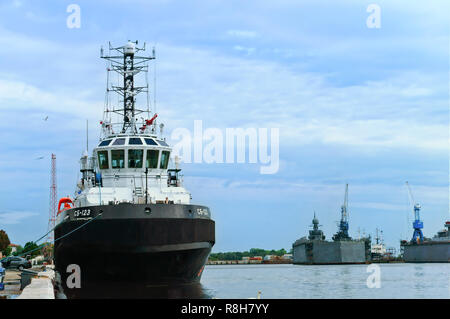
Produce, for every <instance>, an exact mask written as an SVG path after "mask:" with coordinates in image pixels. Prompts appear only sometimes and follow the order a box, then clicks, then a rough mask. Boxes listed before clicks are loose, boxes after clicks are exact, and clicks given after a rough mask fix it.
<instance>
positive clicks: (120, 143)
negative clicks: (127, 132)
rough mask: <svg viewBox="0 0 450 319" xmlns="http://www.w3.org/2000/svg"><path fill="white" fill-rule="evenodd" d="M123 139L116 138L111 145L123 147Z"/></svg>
mask: <svg viewBox="0 0 450 319" xmlns="http://www.w3.org/2000/svg"><path fill="white" fill-rule="evenodd" d="M124 144H125V139H124V138H118V139H116V140H115V141H114V143H113V145H124Z"/></svg>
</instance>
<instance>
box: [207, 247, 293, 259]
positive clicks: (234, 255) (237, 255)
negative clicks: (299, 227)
mask: <svg viewBox="0 0 450 319" xmlns="http://www.w3.org/2000/svg"><path fill="white" fill-rule="evenodd" d="M289 253H292V249H291V251H290V252H289ZM284 254H287V251H286V250H285V249H284V248H281V249H278V250H275V249H272V250H265V249H261V248H251V249H250V250H249V251H231V252H224V253H212V254H210V255H209V260H241V259H242V257H256V256H261V257H263V258H264V256H266V255H275V256H283V255H284Z"/></svg>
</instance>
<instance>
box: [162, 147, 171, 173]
mask: <svg viewBox="0 0 450 319" xmlns="http://www.w3.org/2000/svg"><path fill="white" fill-rule="evenodd" d="M169 155H170V152H169V151H162V153H161V165H160V166H159V168H161V169H166V168H167V165H168V164H169Z"/></svg>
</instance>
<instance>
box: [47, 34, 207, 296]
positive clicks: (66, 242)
mask: <svg viewBox="0 0 450 319" xmlns="http://www.w3.org/2000/svg"><path fill="white" fill-rule="evenodd" d="M137 45H138V42H137V41H135V42H128V43H127V44H126V45H124V46H121V47H117V48H113V47H111V45H109V50H110V55H104V54H103V49H102V50H101V57H102V58H103V59H106V60H107V61H109V66H108V84H107V94H106V102H105V111H104V118H103V121H101V122H100V125H101V129H102V134H101V138H100V141H99V144H98V145H97V146H96V147H95V148H94V149H93V154H92V157H89V155H88V152H87V151H86V152H85V153H84V154H83V156H82V157H81V160H80V163H81V169H80V171H81V174H82V176H81V179H80V180H79V181H78V183H77V189H76V192H75V196H74V198H68V197H67V198H62V199H61V200H60V203H59V211H58V215H57V220H56V228H55V238H58V239H60V240H58V241H56V242H55V246H54V260H55V267H56V270H57V272H58V273H59V274H60V275H61V279H62V280H61V283H62V284H63V289H64V293H65V294H66V295H67V296H68V297H69V298H70V297H71V296H77V295H78V289H77V288H71V287H67V286H66V280H67V278H68V276H69V275H70V274H71V273H70V271H69V270H68V269H69V268H68V266H69V265H77V266H78V267H79V269H80V270H81V274H80V277H81V289H85V288H87V287H96V288H99V287H102V285H103V284H106V283H107V284H108V287H110V286H111V284H114V283H136V284H137V285H139V286H142V287H144V286H152V285H172V284H189V283H197V282H199V281H200V278H201V275H202V271H203V268H204V265H205V263H206V261H207V258H208V256H209V253H210V251H211V248H212V246H213V245H214V242H215V223H214V221H213V220H212V219H211V212H210V209H209V208H208V207H206V206H201V205H194V204H191V194H190V193H189V192H188V191H187V190H186V189H185V188H184V187H183V186H182V178H181V174H180V171H181V170H180V169H179V167H178V162H177V158H175V168H169V159H170V156H171V151H172V149H171V147H170V146H169V145H168V143H167V142H166V141H165V139H164V138H162V136H161V135H162V134H161V133H162V132H161V131H162V125H160V134H159V135H158V134H157V128H158V127H157V125H156V117H157V114H151V113H150V109H149V98H148V88H149V85H148V82H146V81H147V80H146V79H147V78H146V77H145V79H142V78H140V79H139V80H140V81H141V82H139V81H138V79H137V75H138V74H139V73H142V74H144V73H146V72H147V71H148V61H149V60H152V59H154V58H155V55H154V51H153V56H138V55H137V53H138V52H139V51H145V44H144V45H143V47H142V48H138V46H137ZM111 53H113V54H112V55H111ZM110 72H115V73H117V74H118V77H117V83H114V84H111V82H110V77H109V73H110ZM142 82H143V83H142ZM142 92H144V93H145V92H146V93H147V97H146V99H145V98H144V99H143V100H144V101H145V100H146V101H147V108H146V109H145V108H142V107H141V108H139V107H137V106H136V105H135V104H136V96H137V95H138V94H139V93H142ZM110 93H117V94H118V99H112V98H111V97H110V96H109V94H110ZM113 100H114V101H113ZM143 103H145V102H143ZM144 116H147V118H144ZM180 116H181V115H180ZM117 118H118V119H117ZM63 204H64V207H61V206H62V205H63ZM87 223H89V224H87ZM71 269H72V268H71ZM118 287H121V286H120V285H119V286H118ZM117 289H120V288H117ZM98 297H101V295H100V296H98Z"/></svg>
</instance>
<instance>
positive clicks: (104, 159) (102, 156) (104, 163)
mask: <svg viewBox="0 0 450 319" xmlns="http://www.w3.org/2000/svg"><path fill="white" fill-rule="evenodd" d="M97 155H98V166H99V167H100V169H108V168H109V163H108V151H100V152H98V153H97Z"/></svg>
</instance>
